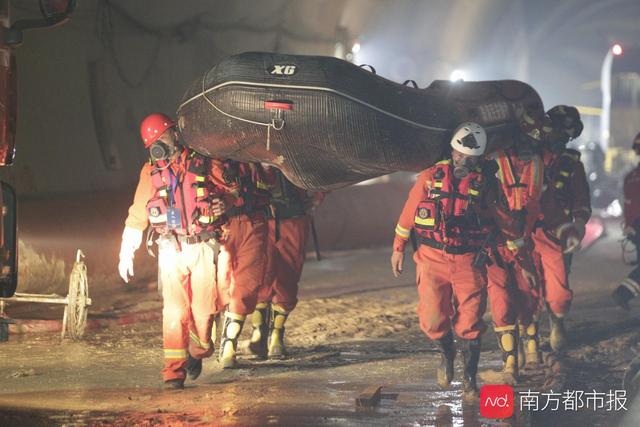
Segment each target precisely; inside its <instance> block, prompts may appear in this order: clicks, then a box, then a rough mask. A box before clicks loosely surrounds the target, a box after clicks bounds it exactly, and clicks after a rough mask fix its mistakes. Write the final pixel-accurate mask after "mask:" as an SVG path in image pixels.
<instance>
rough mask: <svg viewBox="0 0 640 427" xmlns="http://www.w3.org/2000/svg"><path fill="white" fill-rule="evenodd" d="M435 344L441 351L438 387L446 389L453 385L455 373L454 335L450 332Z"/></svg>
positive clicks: (437, 371)
mask: <svg viewBox="0 0 640 427" xmlns="http://www.w3.org/2000/svg"><path fill="white" fill-rule="evenodd" d="M435 342H436V347H438V350H439V351H440V366H438V369H437V370H436V376H437V378H438V385H439V386H440V387H442V388H443V389H446V388H449V386H450V385H451V381H452V380H453V373H454V369H453V362H454V360H455V357H456V348H455V344H454V342H453V333H452V332H451V331H449V332H447V335H445V336H443V337H442V338H440V339H437V340H436V341H435Z"/></svg>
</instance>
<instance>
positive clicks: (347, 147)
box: [178, 53, 543, 191]
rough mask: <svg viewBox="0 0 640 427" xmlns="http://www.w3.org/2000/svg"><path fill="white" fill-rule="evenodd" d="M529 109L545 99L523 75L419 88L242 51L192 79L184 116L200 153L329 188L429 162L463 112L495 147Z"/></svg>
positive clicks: (352, 69)
mask: <svg viewBox="0 0 640 427" xmlns="http://www.w3.org/2000/svg"><path fill="white" fill-rule="evenodd" d="M270 102H271V103H270ZM274 102H275V103H274ZM525 109H531V110H540V111H542V109H543V106H542V102H541V100H540V97H539V95H538V94H537V92H536V91H535V90H534V89H533V88H532V87H531V86H529V85H527V84H525V83H522V82H519V81H513V80H504V81H485V82H456V83H451V82H448V81H435V82H433V83H432V84H431V85H430V86H429V87H428V88H425V89H415V88H413V87H409V86H404V85H401V84H397V83H394V82H392V81H390V80H387V79H385V78H382V77H380V76H377V75H375V74H373V73H372V72H370V71H367V70H365V69H363V68H360V67H357V66H355V65H353V64H351V63H349V62H346V61H342V60H340V59H336V58H332V57H319V56H298V55H283V54H273V53H244V54H240V55H237V56H233V57H230V58H228V59H226V60H224V61H222V62H220V63H219V64H218V65H216V66H215V67H213V68H212V69H211V70H210V71H208V72H207V73H205V74H204V76H202V77H200V78H198V79H197V80H196V81H195V82H194V83H193V85H192V86H191V87H190V88H189V90H188V91H187V92H186V93H185V95H184V97H183V100H182V102H181V105H180V107H179V108H178V124H179V127H180V129H181V131H182V134H183V137H184V139H185V142H186V143H187V145H189V146H190V147H192V148H194V149H196V150H197V151H199V152H201V153H203V154H206V155H208V156H211V157H223V158H232V159H235V160H241V161H250V160H252V161H261V162H265V163H270V164H273V165H275V166H277V167H278V168H279V169H281V170H282V171H283V172H284V174H285V175H286V176H287V178H289V179H290V180H291V181H292V182H293V183H295V184H296V185H298V186H300V187H302V188H306V189H309V190H322V191H324V190H332V189H335V188H339V187H343V186H346V185H349V184H354V183H357V182H360V181H363V180H366V179H370V178H373V177H376V176H380V175H384V174H387V173H391V172H396V171H420V170H422V169H424V168H426V167H428V166H430V165H432V164H433V163H435V162H436V161H438V160H439V159H441V157H442V153H443V149H444V148H445V147H446V145H447V142H448V140H449V137H450V136H451V131H452V130H453V129H454V128H455V127H456V126H457V125H458V124H459V123H461V122H463V121H475V122H478V123H480V124H482V125H483V126H485V128H486V129H487V131H488V135H489V147H490V149H495V148H497V147H499V146H505V145H508V144H510V143H511V140H512V136H513V132H514V123H515V120H516V119H517V118H518V117H519V116H520V115H521V114H522V112H523V111H524V110H525Z"/></svg>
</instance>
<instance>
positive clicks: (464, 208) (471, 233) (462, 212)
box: [414, 160, 488, 254]
mask: <svg viewBox="0 0 640 427" xmlns="http://www.w3.org/2000/svg"><path fill="white" fill-rule="evenodd" d="M456 181H457V182H456ZM482 187H483V176H482V172H481V170H480V169H479V168H476V169H475V170H473V171H472V172H470V173H469V174H468V175H467V176H466V177H464V178H462V179H460V180H456V179H454V177H453V173H452V166H451V160H442V161H440V162H438V163H436V165H435V171H434V173H433V181H432V184H431V187H430V188H428V189H427V193H426V198H425V199H424V200H422V201H420V203H418V207H417V209H416V213H415V218H414V229H415V232H416V235H417V236H418V238H419V240H420V243H421V244H424V245H427V246H431V247H433V248H437V249H443V250H444V251H445V252H447V253H452V254H463V253H468V252H477V251H478V250H479V249H480V248H481V247H482V245H483V242H484V240H485V239H486V236H487V234H488V229H487V228H486V227H484V226H482V225H481V224H480V221H479V219H478V216H477V213H476V210H475V206H476V204H477V203H478V202H479V200H480V196H481V193H482Z"/></svg>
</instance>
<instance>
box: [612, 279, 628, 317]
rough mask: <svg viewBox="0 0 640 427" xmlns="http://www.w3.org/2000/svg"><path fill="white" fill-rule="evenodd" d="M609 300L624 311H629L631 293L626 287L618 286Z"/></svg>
mask: <svg viewBox="0 0 640 427" xmlns="http://www.w3.org/2000/svg"><path fill="white" fill-rule="evenodd" d="M611 298H613V301H614V302H615V303H616V305H618V306H619V307H621V308H623V309H624V310H626V311H629V301H631V299H633V292H631V291H630V290H629V289H628V288H627V287H626V286H624V285H620V286H618V287H617V288H616V290H615V291H613V293H612V294H611Z"/></svg>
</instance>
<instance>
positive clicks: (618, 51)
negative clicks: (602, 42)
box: [611, 43, 622, 56]
mask: <svg viewBox="0 0 640 427" xmlns="http://www.w3.org/2000/svg"><path fill="white" fill-rule="evenodd" d="M611 53H613V54H614V55H616V56H619V55H622V45H621V44H620V43H616V44H614V45H613V46H612V47H611Z"/></svg>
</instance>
